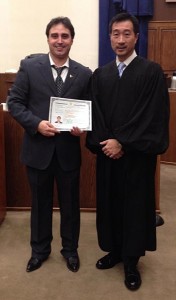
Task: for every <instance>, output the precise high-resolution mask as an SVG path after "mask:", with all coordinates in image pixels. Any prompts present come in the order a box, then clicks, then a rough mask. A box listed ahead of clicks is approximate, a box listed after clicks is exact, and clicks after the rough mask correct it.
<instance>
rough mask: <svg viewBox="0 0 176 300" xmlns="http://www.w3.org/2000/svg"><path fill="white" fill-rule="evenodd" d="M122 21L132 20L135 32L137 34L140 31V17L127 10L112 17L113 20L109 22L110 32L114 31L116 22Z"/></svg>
mask: <svg viewBox="0 0 176 300" xmlns="http://www.w3.org/2000/svg"><path fill="white" fill-rule="evenodd" d="M122 21H131V22H132V24H133V30H134V33H135V34H137V33H139V22H138V19H137V18H136V17H135V16H133V15H131V14H129V13H127V12H123V13H119V14H117V15H115V16H114V17H113V18H112V19H111V21H110V23H109V33H112V25H113V24H114V23H118V22H122Z"/></svg>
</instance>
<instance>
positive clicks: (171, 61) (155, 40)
mask: <svg viewBox="0 0 176 300" xmlns="http://www.w3.org/2000/svg"><path fill="white" fill-rule="evenodd" d="M175 41H176V21H175V22H174V21H169V22H167V21H163V22H157V21H156V22H154V21H151V22H149V25H148V58H149V59H151V60H154V61H155V62H157V63H159V64H160V65H161V67H162V68H163V70H164V73H165V74H167V75H168V76H171V75H172V74H173V71H175V70H176V64H175V57H176V43H175Z"/></svg>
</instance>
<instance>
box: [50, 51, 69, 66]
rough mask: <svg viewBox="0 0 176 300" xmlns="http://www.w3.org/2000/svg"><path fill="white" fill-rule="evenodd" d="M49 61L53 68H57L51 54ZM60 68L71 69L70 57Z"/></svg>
mask: <svg viewBox="0 0 176 300" xmlns="http://www.w3.org/2000/svg"><path fill="white" fill-rule="evenodd" d="M49 61H50V65H51V66H55V63H54V61H53V60H52V57H51V55H50V53H49ZM60 67H67V68H69V57H68V58H67V60H66V62H65V63H64V64H63V65H62V66H60Z"/></svg>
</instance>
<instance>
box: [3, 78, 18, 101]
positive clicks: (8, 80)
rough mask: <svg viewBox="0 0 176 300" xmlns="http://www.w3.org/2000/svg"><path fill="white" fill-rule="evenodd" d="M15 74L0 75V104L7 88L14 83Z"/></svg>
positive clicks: (5, 95) (4, 99)
mask: <svg viewBox="0 0 176 300" xmlns="http://www.w3.org/2000/svg"><path fill="white" fill-rule="evenodd" d="M15 78H16V73H0V103H2V102H5V101H6V98H7V94H8V90H9V88H10V87H11V86H12V84H13V83H14V80H15Z"/></svg>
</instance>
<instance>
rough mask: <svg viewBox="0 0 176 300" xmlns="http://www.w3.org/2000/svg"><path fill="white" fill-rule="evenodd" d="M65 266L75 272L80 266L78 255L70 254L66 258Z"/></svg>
mask: <svg viewBox="0 0 176 300" xmlns="http://www.w3.org/2000/svg"><path fill="white" fill-rule="evenodd" d="M66 261H67V268H68V269H69V270H70V271H72V272H77V271H78V270H79V267H80V262H79V257H78V256H70V257H67V258H66Z"/></svg>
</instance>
